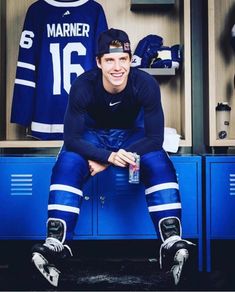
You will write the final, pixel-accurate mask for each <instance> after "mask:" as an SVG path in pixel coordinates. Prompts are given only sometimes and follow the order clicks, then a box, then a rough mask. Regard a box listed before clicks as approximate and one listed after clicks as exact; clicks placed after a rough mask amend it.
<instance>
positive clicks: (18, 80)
mask: <svg viewBox="0 0 235 292" xmlns="http://www.w3.org/2000/svg"><path fill="white" fill-rule="evenodd" d="M15 84H20V85H25V86H29V87H34V88H35V87H36V83H35V82H32V81H28V80H24V79H18V78H16V79H15Z"/></svg>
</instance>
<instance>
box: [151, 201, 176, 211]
mask: <svg viewBox="0 0 235 292" xmlns="http://www.w3.org/2000/svg"><path fill="white" fill-rule="evenodd" d="M173 209H181V203H172V204H164V205H159V206H150V207H148V210H149V212H158V211H166V210H173Z"/></svg>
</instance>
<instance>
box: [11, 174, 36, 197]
mask: <svg viewBox="0 0 235 292" xmlns="http://www.w3.org/2000/svg"><path fill="white" fill-rule="evenodd" d="M32 191H33V175H32V174H11V195H12V196H32Z"/></svg>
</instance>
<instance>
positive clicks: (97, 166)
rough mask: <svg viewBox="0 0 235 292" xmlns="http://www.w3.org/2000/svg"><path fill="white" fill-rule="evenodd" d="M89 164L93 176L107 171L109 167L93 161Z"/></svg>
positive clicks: (89, 161)
mask: <svg viewBox="0 0 235 292" xmlns="http://www.w3.org/2000/svg"><path fill="white" fill-rule="evenodd" d="M88 164H89V169H90V173H91V176H94V175H96V174H97V173H99V172H101V171H103V170H105V169H106V168H107V167H108V166H109V165H108V164H101V163H99V162H96V161H93V160H88Z"/></svg>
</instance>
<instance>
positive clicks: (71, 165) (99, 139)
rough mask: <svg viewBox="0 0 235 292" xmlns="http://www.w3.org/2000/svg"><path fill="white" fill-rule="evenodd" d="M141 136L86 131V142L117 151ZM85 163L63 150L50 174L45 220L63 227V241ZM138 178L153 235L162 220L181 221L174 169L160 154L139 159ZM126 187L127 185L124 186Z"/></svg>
mask: <svg viewBox="0 0 235 292" xmlns="http://www.w3.org/2000/svg"><path fill="white" fill-rule="evenodd" d="M141 135H143V132H142V130H141V131H139V130H138V131H134V132H133V131H126V130H125V131H124V130H108V131H105V130H100V131H89V132H87V133H86V139H87V140H89V141H91V142H92V143H94V144H96V145H97V146H99V147H105V148H106V149H109V150H113V151H117V150H118V149H120V148H125V147H126V146H128V145H130V144H131V143H133V141H136V140H137V139H139V138H140V137H141ZM89 175H90V174H89V167H88V162H87V160H86V159H84V158H83V157H82V156H81V155H79V154H77V153H74V152H69V151H67V150H66V149H65V147H63V148H62V149H61V151H60V153H59V155H58V158H57V161H56V163H55V165H54V167H53V170H52V176H51V185H50V193H49V202H48V219H50V218H54V219H55V218H56V219H62V220H64V221H65V223H66V239H68V240H69V239H72V236H73V232H74V229H75V226H76V223H77V219H78V216H79V213H80V208H81V204H82V199H83V191H82V190H83V185H84V183H85V182H86V180H87V179H88V177H89ZM140 178H141V183H143V184H144V187H145V196H146V201H147V206H148V210H149V213H150V216H151V219H152V221H153V223H154V226H155V229H156V233H157V235H158V237H159V238H160V231H159V221H160V220H162V219H163V218H166V217H177V218H178V219H179V220H180V219H181V202H180V194H179V187H178V182H177V177H176V172H175V169H174V166H173V164H172V162H171V160H170V158H169V156H168V155H167V153H166V152H165V151H164V150H159V151H154V152H150V153H147V154H145V155H142V156H141V159H140ZM127 183H128V182H127Z"/></svg>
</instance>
